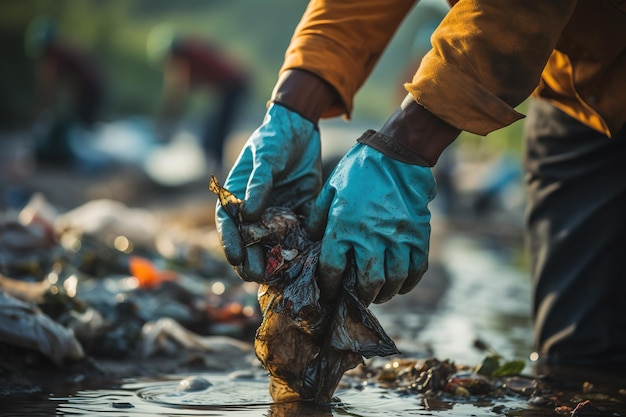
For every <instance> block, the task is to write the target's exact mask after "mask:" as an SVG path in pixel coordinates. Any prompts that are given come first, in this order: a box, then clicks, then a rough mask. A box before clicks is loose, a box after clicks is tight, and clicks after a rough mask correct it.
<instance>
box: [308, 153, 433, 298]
mask: <svg viewBox="0 0 626 417" xmlns="http://www.w3.org/2000/svg"><path fill="white" fill-rule="evenodd" d="M434 196H435V180H434V178H433V176H432V173H431V171H430V168H428V167H422V166H418V165H411V164H406V163H403V162H399V161H397V160H395V159H392V158H390V157H388V156H385V155H383V154H382V153H381V152H379V151H377V150H375V149H374V148H372V147H370V146H368V145H365V144H362V143H358V144H356V145H355V146H354V147H352V149H350V150H349V151H348V152H347V154H346V155H345V156H344V157H343V158H342V159H341V161H340V162H339V164H338V165H337V167H336V168H335V170H334V171H333V173H332V174H331V176H330V178H329V179H328V181H327V182H326V184H324V187H323V188H322V191H321V193H320V194H319V196H318V197H317V199H316V201H315V204H314V207H313V209H312V210H311V212H310V214H309V217H308V218H307V230H308V231H309V233H311V235H312V237H313V238H320V237H322V235H323V239H322V249H321V256H320V263H319V265H318V274H319V278H318V284H319V287H320V292H321V295H322V297H323V298H324V299H325V300H333V299H334V298H335V297H336V295H337V292H338V291H339V288H340V285H341V282H342V279H343V274H344V271H345V270H346V268H347V267H348V265H349V262H350V257H354V258H355V262H356V268H357V281H358V282H357V293H358V295H359V297H360V299H361V301H362V302H363V303H364V304H366V305H369V304H370V303H372V302H375V303H382V302H384V301H387V300H389V299H391V298H392V297H393V296H395V295H396V294H398V293H400V294H404V293H407V292H408V291H410V290H411V289H413V288H414V287H415V285H417V283H418V282H419V280H420V279H421V277H422V275H423V274H424V272H425V271H426V269H427V267H428V249H429V239H430V211H429V209H428V207H427V205H428V203H429V202H430V201H431V200H432V199H433V198H434Z"/></svg>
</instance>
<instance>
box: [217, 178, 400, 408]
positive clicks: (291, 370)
mask: <svg viewBox="0 0 626 417" xmlns="http://www.w3.org/2000/svg"><path fill="white" fill-rule="evenodd" d="M209 188H210V189H211V191H213V192H214V193H216V194H217V195H218V197H219V199H220V203H221V204H222V206H224V208H225V209H226V210H227V211H228V213H229V214H230V215H231V217H232V218H233V219H234V220H235V221H236V222H237V223H238V225H239V231H240V233H241V236H242V238H243V239H244V242H245V244H247V245H250V244H259V243H260V244H262V245H263V246H264V248H265V249H266V251H265V256H266V270H265V277H264V279H263V282H260V284H261V286H260V288H259V293H258V299H259V304H260V307H261V311H262V312H263V320H262V323H261V325H260V326H259V328H258V329H257V332H256V338H255V353H256V355H257V357H258V358H259V360H260V362H261V364H262V365H263V367H264V368H265V369H266V370H267V371H268V372H269V373H270V394H271V395H272V398H273V399H274V401H277V402H279V401H287V400H310V401H314V402H316V403H319V404H325V403H328V402H330V401H331V399H332V395H333V393H334V391H335V389H336V388H337V385H338V384H339V382H340V380H341V377H342V376H343V374H344V373H345V372H346V371H347V370H349V369H352V368H354V367H355V366H357V365H358V364H360V363H362V361H363V357H365V358H371V357H374V356H388V355H392V354H397V353H399V351H398V349H397V348H396V345H395V343H394V342H393V340H391V338H390V337H389V336H388V335H387V334H386V333H385V331H384V330H383V328H382V327H381V326H380V324H379V323H378V320H377V319H376V317H375V316H374V315H373V314H372V312H371V311H370V310H369V309H368V308H367V307H366V306H365V305H364V304H363V303H362V302H361V301H360V300H359V298H358V296H357V295H356V291H355V288H354V286H355V283H356V274H355V269H354V266H352V267H351V268H350V269H349V270H348V271H347V274H346V277H345V278H344V281H343V290H342V291H341V293H340V295H339V297H338V298H337V300H336V301H335V304H334V305H327V304H324V303H322V302H321V301H320V297H319V295H320V294H319V288H318V286H317V275H316V271H317V263H318V260H319V255H320V246H321V242H313V241H311V240H310V239H309V237H308V235H307V234H306V232H305V231H304V229H303V227H302V223H301V218H300V217H298V216H297V215H295V214H294V213H292V212H291V211H289V210H287V209H284V208H280V207H270V208H268V209H267V210H266V211H265V213H263V215H262V217H261V219H260V220H259V221H258V222H255V223H243V222H241V221H240V218H241V217H240V215H239V210H240V208H241V200H239V199H238V198H237V197H236V196H233V195H232V194H231V193H230V192H229V191H228V190H225V189H224V188H223V187H221V186H220V185H219V184H218V182H217V180H216V179H215V177H212V178H211V183H210V186H209Z"/></svg>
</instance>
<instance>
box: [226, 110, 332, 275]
mask: <svg viewBox="0 0 626 417" xmlns="http://www.w3.org/2000/svg"><path fill="white" fill-rule="evenodd" d="M321 186H322V164H321V144H320V134H319V130H318V128H317V126H316V125H315V124H314V123H313V122H311V121H309V120H307V119H305V118H303V117H302V116H300V115H299V114H298V113H296V112H294V111H291V110H289V109H287V108H285V107H283V106H281V105H279V104H276V103H273V104H271V105H270V107H269V108H268V110H267V113H266V115H265V118H264V120H263V124H262V125H261V126H260V127H259V128H258V129H257V130H256V131H255V132H254V133H253V134H252V135H251V136H250V138H249V139H248V141H247V142H246V144H245V145H244V148H243V149H242V151H241V153H240V154H239V158H238V159H237V161H236V162H235V164H234V165H233V167H232V169H231V171H230V173H229V174H228V177H227V179H226V181H225V183H224V188H226V189H227V190H228V191H230V192H231V193H233V194H234V195H235V196H237V197H238V198H240V199H242V200H243V207H242V217H243V220H244V221H247V222H252V221H256V220H258V219H259V218H260V217H261V214H263V212H264V211H265V209H266V208H267V207H270V206H279V207H284V208H288V209H291V210H293V211H294V212H296V213H301V214H305V213H306V211H307V207H308V206H309V204H310V203H311V202H312V200H313V199H314V198H315V196H316V195H317V193H318V192H319V189H320V188H321ZM215 216H216V226H217V231H218V234H219V235H220V239H221V241H222V245H223V247H224V252H225V254H226V258H227V259H228V261H229V263H230V264H231V265H233V266H234V267H235V270H236V271H237V273H238V275H239V276H240V277H241V278H242V279H244V280H246V281H259V280H261V279H262V278H263V276H264V270H265V255H264V250H263V248H262V247H261V246H260V245H251V246H248V247H244V245H243V242H242V239H241V236H240V234H239V230H238V227H237V225H236V224H235V222H234V221H233V219H231V218H230V216H229V215H228V213H227V211H226V210H225V209H224V208H223V207H222V206H221V205H220V203H219V201H218V203H217V207H216V213H215Z"/></svg>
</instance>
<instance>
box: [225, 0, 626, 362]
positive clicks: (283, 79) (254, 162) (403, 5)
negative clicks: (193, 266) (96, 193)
mask: <svg viewBox="0 0 626 417" xmlns="http://www.w3.org/2000/svg"><path fill="white" fill-rule="evenodd" d="M414 3H415V2H407V1H401V0H394V1H392V2H366V1H352V2H331V1H325V0H313V1H311V2H310V3H309V5H308V7H307V9H306V11H305V13H304V15H303V17H302V19H301V21H300V23H299V24H298V26H297V28H296V30H295V33H294V35H293V38H292V39H291V43H290V45H289V47H288V48H287V51H286V55H285V60H284V63H283V65H282V68H281V69H280V73H279V78H278V81H277V83H276V85H275V87H274V90H273V92H272V95H271V99H270V102H269V105H268V109H267V113H266V117H265V119H264V121H263V123H262V124H261V126H260V127H259V128H258V129H257V130H256V131H255V132H254V133H253V134H252V135H251V136H250V138H249V139H248V141H247V143H246V144H245V145H244V147H243V149H242V151H241V153H240V155H239V157H238V159H237V160H236V162H235V163H234V165H233V167H232V168H231V170H230V173H229V175H228V177H227V179H226V181H225V184H224V186H225V187H226V188H227V189H228V190H230V191H231V192H232V193H234V194H235V195H237V196H241V197H242V198H245V200H244V203H243V209H242V211H243V213H242V215H243V220H244V221H255V220H258V219H259V216H260V215H261V213H262V212H263V211H264V210H265V208H267V207H269V206H272V205H276V206H284V207H288V208H291V209H293V210H295V211H297V212H298V213H301V214H303V215H304V216H305V219H306V227H307V230H308V231H309V232H310V233H311V235H312V236H313V237H314V238H316V239H322V247H321V256H320V262H319V265H318V276H319V278H318V282H319V286H320V291H321V297H322V299H323V300H325V301H327V302H332V301H333V300H334V299H335V297H336V296H337V293H338V291H339V288H340V284H341V281H342V277H343V273H344V271H345V270H346V268H347V265H348V264H349V263H350V262H351V260H352V259H353V260H354V262H355V264H356V268H357V278H358V283H357V291H358V294H359V296H360V298H361V299H362V301H363V302H364V303H366V304H369V303H372V302H374V303H382V302H385V301H387V300H389V299H391V298H392V297H394V296H395V295H397V294H403V293H407V292H408V291H410V290H411V289H413V288H414V287H415V286H416V285H417V283H418V282H419V281H420V279H421V277H422V275H423V273H424V272H425V270H426V269H427V266H428V252H429V239H430V212H429V209H428V204H429V202H430V201H431V200H432V199H433V198H434V196H435V189H436V185H435V181H434V179H433V176H432V173H431V167H433V166H434V165H435V164H436V163H437V160H438V159H439V156H440V154H441V153H442V152H443V151H444V150H445V149H446V147H447V146H448V145H450V144H451V143H452V142H453V141H454V140H455V139H456V138H457V137H458V135H459V134H460V132H461V131H468V132H472V133H475V134H478V135H487V134H488V133H490V132H492V131H495V130H498V129H500V128H502V127H504V126H507V125H509V124H511V123H513V122H515V121H517V120H520V119H521V118H523V117H524V116H523V115H522V114H520V113H518V111H516V109H515V108H516V106H518V105H519V104H520V103H522V102H523V101H525V100H526V99H527V98H528V97H529V96H532V99H531V102H530V107H529V110H528V118H527V121H526V125H525V126H526V133H525V135H526V155H525V169H526V183H527V191H528V197H529V202H528V212H527V213H528V217H527V236H528V242H529V249H530V255H531V260H532V265H531V272H532V277H533V282H534V305H533V313H534V314H533V318H534V333H535V345H536V349H537V352H538V356H539V359H540V361H542V362H546V363H556V364H576V365H595V364H622V365H623V364H625V363H626V303H624V302H623V300H624V298H626V274H625V273H624V268H623V264H622V258H623V252H624V248H625V247H626V226H625V225H626V215H625V211H624V209H625V207H626V205H625V204H626V169H625V168H624V167H626V137H625V136H626V131H625V129H624V123H625V122H626V77H624V74H626V3H624V2H620V1H613V0H579V1H575V0H558V1H550V2H546V1H544V0H525V1H513V2H507V3H506V4H503V3H502V2H500V1H497V0H460V1H458V2H457V1H453V2H451V3H452V7H451V8H450V11H449V12H448V14H447V15H446V17H445V18H444V20H443V21H442V23H441V24H440V25H439V26H438V27H437V29H436V30H435V32H434V34H433V36H432V38H431V48H430V50H429V51H428V52H427V53H426V55H425V56H424V57H423V59H422V60H421V63H420V65H419V67H417V68H415V73H414V75H413V77H412V79H411V80H410V81H409V82H407V83H405V85H404V87H405V89H406V91H407V93H408V94H407V95H406V97H405V98H404V100H403V101H402V103H401V104H400V105H399V106H398V108H397V110H396V111H395V112H393V114H391V115H390V117H389V119H388V120H387V121H386V122H385V123H384V125H383V126H382V127H380V128H379V129H378V130H377V131H376V130H369V131H367V132H365V133H364V134H363V135H362V136H361V137H360V138H358V139H357V143H356V144H355V145H354V146H353V147H352V148H351V149H350V150H349V151H348V152H347V153H346V154H345V156H344V157H343V159H342V160H341V161H340V162H339V164H338V165H337V167H336V168H335V170H334V172H333V173H332V174H331V175H330V178H329V179H328V180H327V181H326V182H325V183H324V184H322V176H321V172H320V166H321V164H320V146H321V145H320V134H319V129H318V122H319V120H320V119H321V118H323V117H333V116H339V115H344V116H345V117H349V116H350V114H351V112H352V108H353V100H354V96H355V94H356V92H357V91H358V90H359V88H360V87H361V86H362V85H363V83H364V82H365V81H366V79H367V77H368V76H369V74H370V73H371V71H372V70H373V68H374V66H375V65H376V62H377V60H378V59H379V57H380V56H381V54H382V52H383V50H384V48H385V47H386V45H387V43H388V42H389V41H390V39H391V38H392V36H393V34H394V31H395V30H396V28H397V27H398V26H399V25H400V23H401V22H402V20H403V19H404V17H405V16H406V14H407V13H408V12H409V11H410V9H411V8H412V7H413V5H414ZM390 88H391V86H390ZM216 222H217V228H218V232H219V234H220V237H221V241H222V244H223V247H224V251H225V254H226V257H227V259H228V261H229V262H230V263H231V264H232V265H233V266H234V267H235V269H236V270H237V272H238V273H239V275H240V276H241V277H242V278H243V279H245V280H251V281H260V280H261V279H262V277H263V271H264V266H265V259H264V252H263V248H261V247H258V245H251V246H248V247H243V245H242V240H241V236H240V235H239V232H238V229H237V226H236V224H235V223H234V222H233V220H232V219H231V218H230V217H229V216H228V214H227V213H226V210H224V208H223V207H221V206H220V205H219V202H218V206H217V208H216ZM493 279H497V277H493ZM486 308H488V307H487V306H486Z"/></svg>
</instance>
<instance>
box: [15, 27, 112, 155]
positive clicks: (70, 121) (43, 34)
mask: <svg viewBox="0 0 626 417" xmlns="http://www.w3.org/2000/svg"><path fill="white" fill-rule="evenodd" d="M26 51H27V54H28V55H29V56H30V57H31V58H33V59H34V62H35V71H36V85H35V112H36V115H35V125H34V129H33V134H34V136H35V138H34V143H35V154H36V158H37V160H38V161H39V162H41V163H50V164H61V165H64V166H67V163H76V164H77V165H85V164H89V163H92V162H97V161H89V160H86V158H84V156H85V155H83V150H84V149H82V148H83V147H84V144H85V141H86V139H87V138H88V136H89V135H90V134H91V133H92V132H93V129H94V126H95V123H96V122H97V121H98V116H99V112H100V111H101V109H102V106H103V102H104V96H105V86H106V80H105V75H104V71H103V68H102V66H101V65H100V63H99V62H98V61H97V60H96V59H95V57H94V56H92V54H91V53H89V52H88V51H86V50H85V49H84V48H82V47H80V46H78V45H75V44H74V43H72V42H70V41H69V40H66V39H63V38H61V37H60V36H59V33H58V25H57V23H56V21H55V20H54V19H51V18H48V17H43V16H42V17H38V18H36V19H34V20H33V21H32V22H31V23H30V24H29V26H28V28H27V31H26Z"/></svg>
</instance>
